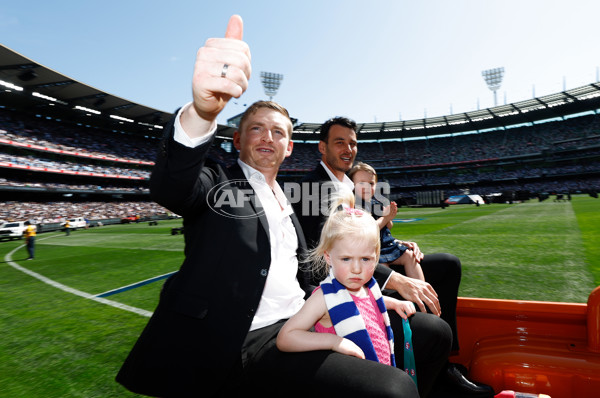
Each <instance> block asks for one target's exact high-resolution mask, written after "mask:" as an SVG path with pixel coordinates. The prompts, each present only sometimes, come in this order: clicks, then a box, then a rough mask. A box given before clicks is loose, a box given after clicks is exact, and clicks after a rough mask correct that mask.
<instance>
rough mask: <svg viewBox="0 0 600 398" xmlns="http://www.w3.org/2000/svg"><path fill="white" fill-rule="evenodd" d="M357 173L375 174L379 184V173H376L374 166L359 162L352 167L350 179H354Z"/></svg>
mask: <svg viewBox="0 0 600 398" xmlns="http://www.w3.org/2000/svg"><path fill="white" fill-rule="evenodd" d="M357 171H365V172H367V173H371V174H373V175H374V176H375V182H377V172H376V171H375V169H374V168H373V166H371V165H369V164H366V163H363V162H358V163H356V164H355V165H354V166H352V168H351V169H350V170H349V171H348V177H349V178H350V179H352V177H353V176H354V174H356V172H357Z"/></svg>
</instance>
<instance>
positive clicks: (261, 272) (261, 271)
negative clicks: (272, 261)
mask: <svg viewBox="0 0 600 398" xmlns="http://www.w3.org/2000/svg"><path fill="white" fill-rule="evenodd" d="M260 274H261V275H262V276H267V275H268V274H269V271H267V269H266V268H263V269H261V270H260Z"/></svg>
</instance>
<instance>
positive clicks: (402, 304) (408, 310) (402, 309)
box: [383, 296, 417, 319]
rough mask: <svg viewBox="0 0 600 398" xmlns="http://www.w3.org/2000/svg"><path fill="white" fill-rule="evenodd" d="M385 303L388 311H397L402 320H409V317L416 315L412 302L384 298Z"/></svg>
mask: <svg viewBox="0 0 600 398" xmlns="http://www.w3.org/2000/svg"><path fill="white" fill-rule="evenodd" d="M383 302H384V304H385V308H387V309H388V311H389V310H394V311H396V312H397V313H398V315H400V316H401V317H402V319H408V317H409V316H411V315H414V313H415V312H417V310H416V308H415V305H414V304H413V303H412V302H410V301H403V300H397V299H395V298H393V297H389V296H383Z"/></svg>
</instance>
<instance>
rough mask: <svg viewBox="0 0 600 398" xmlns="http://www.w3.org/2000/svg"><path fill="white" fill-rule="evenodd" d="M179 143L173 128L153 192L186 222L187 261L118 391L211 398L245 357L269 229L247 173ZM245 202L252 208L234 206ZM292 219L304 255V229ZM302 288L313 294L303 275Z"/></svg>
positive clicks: (262, 280)
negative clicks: (222, 164) (125, 389)
mask: <svg viewBox="0 0 600 398" xmlns="http://www.w3.org/2000/svg"><path fill="white" fill-rule="evenodd" d="M172 137H173V125H172V124H171V125H170V127H169V128H168V129H167V132H166V138H165V139H164V141H163V143H162V146H161V150H160V153H159V156H158V159H157V162H156V166H155V169H154V170H153V173H152V177H151V192H152V198H153V199H154V200H155V201H156V202H157V203H159V204H161V205H163V206H164V207H166V208H168V209H169V210H171V211H173V212H174V213H176V214H179V215H181V216H183V217H184V230H185V235H184V236H185V260H184V262H183V264H182V265H181V268H180V270H179V272H177V273H176V274H174V276H172V277H171V278H169V280H167V282H166V283H165V285H164V287H163V290H162V292H161V297H160V301H159V304H158V306H157V308H156V310H155V312H154V314H153V315H152V317H151V319H150V321H149V322H148V324H147V326H146V328H145V329H144V331H143V332H142V334H141V336H140V337H139V339H138V341H137V342H136V344H135V346H134V347H133V349H132V351H131V352H130V354H129V356H128V357H127V359H126V360H125V363H124V364H123V366H122V368H121V370H120V372H119V374H118V375H117V381H118V382H120V383H121V384H123V385H124V386H125V387H127V388H128V389H130V390H131V391H134V392H137V393H142V394H146V395H153V396H161V397H171V396H200V395H211V394H213V393H215V392H217V391H218V390H219V389H221V388H222V387H223V386H224V385H225V383H228V382H229V381H228V378H229V377H231V376H232V375H233V376H235V375H236V374H237V373H238V372H239V371H240V366H241V365H240V363H241V362H240V360H241V347H242V344H243V342H244V339H245V337H246V335H247V333H248V330H249V328H250V325H251V323H252V319H253V317H254V314H255V312H256V309H257V307H258V304H259V301H260V298H261V295H262V292H263V288H264V285H265V281H266V277H267V275H268V272H269V267H270V263H271V254H270V243H269V234H268V224H267V219H266V216H265V215H264V213H263V212H262V210H261V208H260V206H259V205H260V203H258V198H257V197H256V196H254V191H253V190H252V188H251V186H250V184H249V183H248V181H247V180H246V178H245V177H244V174H243V172H242V170H241V168H240V167H239V166H238V165H237V164H236V165H235V166H233V167H231V168H230V169H225V168H224V167H222V166H221V165H220V164H218V163H216V162H213V161H211V160H209V159H207V153H208V150H209V148H210V145H211V144H212V140H211V142H208V143H206V144H204V145H201V146H199V147H197V148H187V147H185V146H183V145H181V144H179V143H177V142H175V141H174V140H173V138H172ZM239 197H244V198H247V199H249V200H242V201H241V202H236V198H239ZM234 202H235V203H234ZM291 217H292V221H293V223H294V226H295V227H296V232H297V235H298V246H299V250H304V249H305V248H306V244H305V241H304V237H303V234H302V231H301V229H300V224H299V223H298V220H297V219H296V217H295V216H294V215H292V216H291ZM298 281H299V282H300V285H301V287H302V288H303V289H305V291H308V290H309V289H310V287H309V286H308V279H307V277H306V275H305V274H304V273H302V271H301V270H299V271H298Z"/></svg>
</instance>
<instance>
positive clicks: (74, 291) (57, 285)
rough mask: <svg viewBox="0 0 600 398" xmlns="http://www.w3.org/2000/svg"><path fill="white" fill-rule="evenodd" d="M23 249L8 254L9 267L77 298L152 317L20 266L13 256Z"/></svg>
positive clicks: (150, 313) (145, 312) (141, 311)
mask: <svg viewBox="0 0 600 398" xmlns="http://www.w3.org/2000/svg"><path fill="white" fill-rule="evenodd" d="M55 236H58V235H55ZM52 237H53V236H49V237H47V238H44V239H48V238H52ZM40 240H43V239H40ZM22 247H25V245H21V246H17V247H16V248H15V249H13V250H11V251H10V252H8V253H7V254H6V255H5V256H4V260H5V261H6V263H7V264H8V265H10V266H11V267H13V268H14V269H16V270H18V271H21V272H24V273H26V274H27V275H29V276H32V277H34V278H36V279H38V280H40V281H42V282H44V283H45V284H47V285H50V286H52V287H55V288H57V289H60V290H62V291H64V292H67V293H71V294H74V295H76V296H80V297H83V298H86V299H90V300H93V301H96V302H98V303H102V304H106V305H110V306H111V307H115V308H119V309H121V310H125V311H129V312H133V313H136V314H138V315H142V316H145V317H148V318H149V317H151V316H152V312H151V311H146V310H143V309H141V308H137V307H132V306H130V305H126V304H122V303H118V302H116V301H112V300H107V299H105V298H102V297H96V296H95V295H93V294H89V293H86V292H82V291H81V290H77V289H74V288H72V287H70V286H67V285H63V284H62V283H59V282H56V281H54V280H52V279H50V278H47V277H45V276H44V275H41V274H38V273H37V272H34V271H32V270H30V269H27V268H25V267H22V266H20V265H19V264H17V263H16V262H14V261H13V260H12V255H13V253H14V252H16V251H17V250H19V249H20V248H22Z"/></svg>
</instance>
